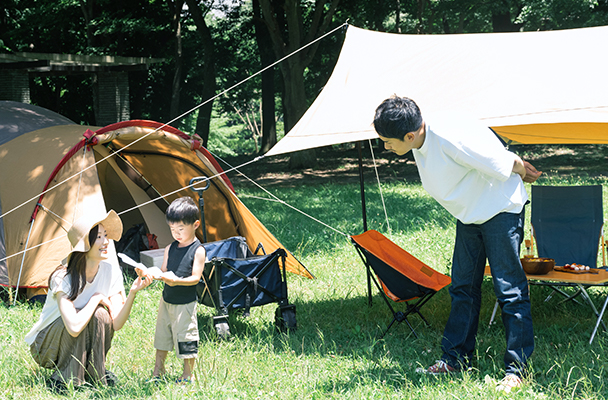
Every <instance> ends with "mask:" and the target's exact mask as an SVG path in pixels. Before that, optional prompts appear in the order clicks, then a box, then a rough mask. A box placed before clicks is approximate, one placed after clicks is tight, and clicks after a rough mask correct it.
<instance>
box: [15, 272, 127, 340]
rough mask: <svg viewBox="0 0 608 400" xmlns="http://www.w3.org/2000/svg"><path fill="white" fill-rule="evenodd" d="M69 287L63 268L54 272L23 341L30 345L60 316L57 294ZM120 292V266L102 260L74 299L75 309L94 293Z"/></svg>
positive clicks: (110, 293)
mask: <svg viewBox="0 0 608 400" xmlns="http://www.w3.org/2000/svg"><path fill="white" fill-rule="evenodd" d="M70 287H71V279H70V277H69V276H66V274H65V270H64V271H60V272H58V273H56V274H55V276H54V277H53V279H52V280H51V286H50V287H49V292H48V294H47V296H46V302H45V303H44V307H43V308H42V314H40V319H39V320H38V322H37V323H36V324H35V325H34V326H33V327H32V329H31V330H30V332H29V333H28V334H27V335H25V341H26V342H27V344H29V345H31V344H32V343H34V340H36V336H37V335H38V332H40V331H41V330H43V329H44V328H46V327H47V326H49V325H50V324H52V323H53V322H54V321H55V320H56V319H57V318H59V317H61V313H60V312H59V302H58V300H59V299H58V296H57V294H58V293H59V292H63V293H65V294H69V293H70ZM120 292H122V293H124V292H125V287H124V283H123V279H122V272H121V271H120V268H119V267H117V266H115V265H112V264H110V263H108V262H105V261H102V262H101V263H100V264H99V271H97V275H95V278H94V279H93V282H91V283H89V282H87V283H86V284H85V287H84V289H83V291H82V293H80V294H79V295H78V297H76V298H75V299H74V307H76V308H77V309H80V308H83V307H84V306H86V305H87V303H88V302H89V300H90V299H91V297H93V295H94V294H96V293H101V294H103V295H104V296H106V297H111V296H113V295H115V294H118V293H120Z"/></svg>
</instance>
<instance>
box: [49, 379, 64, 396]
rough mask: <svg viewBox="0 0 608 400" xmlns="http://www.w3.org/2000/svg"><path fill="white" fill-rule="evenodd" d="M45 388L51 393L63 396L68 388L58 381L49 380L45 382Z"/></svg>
mask: <svg viewBox="0 0 608 400" xmlns="http://www.w3.org/2000/svg"><path fill="white" fill-rule="evenodd" d="M46 386H47V387H48V388H49V390H50V391H51V392H53V393H56V394H60V395H65V394H66V393H67V392H68V387H67V386H66V384H65V382H64V381H62V380H59V379H53V378H49V379H47V381H46Z"/></svg>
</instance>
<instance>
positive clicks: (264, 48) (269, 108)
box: [253, 0, 277, 154]
mask: <svg viewBox="0 0 608 400" xmlns="http://www.w3.org/2000/svg"><path fill="white" fill-rule="evenodd" d="M253 23H254V26H255V39H256V42H257V45H258V51H259V53H260V61H261V63H262V68H265V67H266V66H268V65H270V64H272V62H273V61H274V55H273V54H272V41H271V40H270V35H269V33H268V28H267V27H266V25H265V24H264V21H263V20H262V10H261V9H260V0H253ZM274 95H275V88H274V68H269V69H267V70H266V71H264V72H262V112H261V121H262V145H261V147H260V153H262V154H264V153H266V152H267V151H268V150H270V149H271V148H272V146H274V145H275V144H276V143H277V123H276V118H275V107H276V105H275V100H274Z"/></svg>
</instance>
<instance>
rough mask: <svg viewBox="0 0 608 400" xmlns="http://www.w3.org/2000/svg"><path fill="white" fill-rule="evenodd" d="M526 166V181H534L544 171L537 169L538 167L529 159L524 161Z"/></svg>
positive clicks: (524, 178) (524, 179)
mask: <svg viewBox="0 0 608 400" xmlns="http://www.w3.org/2000/svg"><path fill="white" fill-rule="evenodd" d="M524 168H525V169H526V175H525V176H524V177H523V178H522V180H523V181H524V182H528V183H534V182H536V180H537V179H538V177H539V176H540V175H541V174H542V171H537V170H536V168H534V166H533V165H532V164H530V163H529V162H527V161H524Z"/></svg>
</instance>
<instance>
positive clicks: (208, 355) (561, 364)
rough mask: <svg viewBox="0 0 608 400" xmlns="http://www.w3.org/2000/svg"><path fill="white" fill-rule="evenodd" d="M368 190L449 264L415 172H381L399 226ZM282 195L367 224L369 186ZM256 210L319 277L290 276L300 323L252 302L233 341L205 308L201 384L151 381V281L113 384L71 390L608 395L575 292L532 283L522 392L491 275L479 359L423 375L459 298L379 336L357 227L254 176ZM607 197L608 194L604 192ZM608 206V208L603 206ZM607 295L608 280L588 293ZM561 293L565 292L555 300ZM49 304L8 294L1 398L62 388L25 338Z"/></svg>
mask: <svg viewBox="0 0 608 400" xmlns="http://www.w3.org/2000/svg"><path fill="white" fill-rule="evenodd" d="M543 180H544V181H543V182H542V183H552V184H577V183H602V184H604V185H605V188H606V182H605V179H603V178H593V179H592V178H587V177H584V178H568V179H564V178H562V177H552V176H551V174H547V175H546V176H544V177H543ZM369 186H370V187H369V188H368V189H367V190H368V192H367V194H368V197H367V199H368V218H369V221H368V224H369V228H370V229H377V230H379V231H381V232H383V233H385V234H387V235H388V236H389V237H390V238H391V239H392V240H393V241H395V242H396V243H397V244H399V245H400V246H402V247H403V248H405V249H407V250H408V251H410V252H411V253H412V254H414V255H415V256H416V257H418V258H420V259H421V260H422V261H424V262H425V263H427V264H429V265H430V266H432V267H433V268H435V269H437V270H439V271H441V272H444V273H449V269H450V259H451V253H452V245H453V240H454V225H455V224H454V220H453V218H452V217H451V216H450V215H449V214H447V212H445V211H444V210H443V209H442V208H441V207H440V206H439V205H438V204H437V203H436V202H435V201H434V200H432V199H431V198H430V197H429V196H428V195H427V194H426V193H425V192H424V190H423V189H422V188H421V186H420V185H419V184H417V183H404V182H394V183H390V184H384V185H383V190H384V197H385V202H386V205H387V211H388V215H389V218H390V219H389V223H390V227H391V231H390V232H388V230H387V226H386V225H387V224H386V221H385V218H384V211H383V210H382V207H381V202H380V198H379V193H378V189H377V187H376V188H373V187H371V186H372V185H369ZM271 191H272V192H273V193H274V194H276V195H277V196H278V197H279V198H281V199H283V200H285V201H286V202H287V203H289V204H291V205H293V206H294V207H296V208H298V209H300V210H302V211H304V212H306V213H308V214H310V215H312V216H314V217H315V218H317V219H319V220H321V221H323V222H324V223H326V224H328V225H329V226H331V227H333V228H335V229H337V230H339V231H341V232H344V233H346V234H356V233H360V232H361V231H362V227H361V206H360V200H359V191H358V184H343V185H322V186H320V187H312V186H300V187H296V188H274V189H272V190H271ZM239 192H240V194H241V195H242V199H243V201H244V202H245V203H246V205H247V206H248V207H249V208H250V209H251V210H252V211H253V212H254V214H256V215H257V216H258V218H259V219H260V220H261V221H262V222H263V223H264V224H265V225H266V226H267V227H268V228H269V229H270V231H271V232H273V233H274V234H275V236H277V238H278V239H279V240H281V241H282V242H283V244H284V245H286V246H287V247H288V248H289V249H291V250H292V251H293V252H294V254H295V255H296V256H297V257H298V259H300V260H301V261H302V262H303V263H304V264H305V265H306V266H307V267H308V268H309V270H310V271H311V272H312V273H313V274H314V275H315V277H316V279H314V280H308V279H305V278H302V277H299V276H295V275H290V276H289V278H288V281H289V299H290V301H291V302H292V303H293V304H295V305H296V307H297V322H298V330H297V331H295V332H291V333H289V334H280V333H277V332H276V330H275V327H274V311H275V308H276V305H275V304H271V305H267V306H263V307H257V308H254V309H252V312H251V316H250V317H249V318H243V317H236V316H235V317H231V332H232V339H231V340H230V341H218V340H217V339H216V338H215V337H214V329H213V328H212V326H211V325H210V320H211V317H212V316H213V314H214V312H213V310H212V309H211V308H208V307H205V306H202V305H200V306H199V330H200V334H201V341H200V349H199V357H198V361H197V366H196V378H197V380H196V382H195V383H193V384H191V385H189V386H185V387H182V386H177V385H175V384H173V383H163V384H160V385H158V386H156V385H150V384H146V383H145V380H146V379H147V378H149V377H150V375H151V371H152V367H153V364H154V349H153V338H154V326H155V319H156V311H157V304H158V300H159V297H160V294H161V286H160V285H158V284H155V285H154V286H152V287H150V288H148V289H147V290H145V291H143V292H142V293H140V294H139V295H138V297H137V299H136V303H135V306H134V309H133V312H132V314H131V318H130V321H129V322H128V323H127V324H126V326H125V327H124V328H123V329H122V330H121V331H119V332H117V333H116V335H115V339H114V341H113V346H112V349H111V350H110V354H109V359H108V367H109V369H111V370H112V371H113V372H115V373H116V375H117V376H118V378H119V380H120V384H119V385H118V387H116V388H100V389H83V390H76V391H70V392H69V393H68V395H67V397H70V398H74V399H85V398H95V399H110V398H112V399H114V398H132V399H135V398H153V399H182V398H200V399H429V400H430V399H438V398H442V399H443V398H447V399H493V398H497V399H500V398H515V399H537V398H538V399H546V398H549V399H563V398H584V399H604V398H606V397H607V395H608V388H607V387H606V385H605V384H604V380H603V377H604V376H605V375H606V372H607V369H608V358H607V357H608V355H607V353H606V350H608V335H607V334H606V333H604V332H599V333H598V336H597V337H596V339H595V341H594V342H593V344H591V345H589V344H588V340H589V334H590V332H591V329H592V328H593V325H594V322H595V317H594V316H593V314H592V312H590V311H589V309H588V308H586V307H582V306H579V305H576V304H566V305H558V304H556V303H557V302H556V301H550V302H545V301H544V299H545V297H546V296H547V294H548V293H549V289H547V288H542V287H532V312H533V319H534V328H535V336H536V349H535V351H534V354H533V356H532V358H531V369H532V372H533V376H534V380H533V382H532V383H531V384H529V385H528V386H527V387H526V388H524V389H523V390H521V391H518V392H516V393H512V394H511V395H508V396H507V395H503V394H502V393H498V392H496V391H494V389H493V387H494V381H495V380H498V379H501V378H502V374H503V369H504V366H503V361H502V357H503V352H504V345H505V343H504V342H505V340H504V329H503V327H502V323H501V322H500V319H499V320H498V322H497V323H496V324H495V325H493V326H491V327H488V322H489V319H490V315H491V312H492V308H493V306H494V301H495V297H494V294H493V289H492V285H491V282H490V281H489V280H486V281H484V284H483V304H482V310H481V318H480V327H479V334H478V342H477V356H476V359H475V360H474V364H475V369H474V370H473V371H472V372H471V373H467V374H459V375H454V376H451V377H444V378H435V377H426V376H420V375H418V374H416V372H415V369H416V367H419V366H427V365H429V364H430V363H433V362H434V360H436V359H438V358H439V357H440V355H441V350H440V340H441V335H442V332H443V327H444V325H445V322H446V320H447V317H448V313H449V309H450V299H449V294H448V291H447V290H442V291H440V292H439V293H438V294H437V295H436V296H435V297H434V298H433V299H432V300H431V301H430V303H429V304H428V305H427V306H425V308H423V313H424V314H425V317H426V318H427V320H428V321H429V323H430V327H427V326H425V325H424V324H423V323H422V322H421V321H420V319H419V318H417V317H415V316H414V317H411V318H410V320H411V322H412V323H413V325H414V327H415V329H416V331H417V333H418V335H419V338H417V339H416V338H414V337H413V335H412V334H411V332H410V330H409V328H408V327H407V326H406V325H405V324H401V325H398V326H395V327H393V328H392V329H391V331H390V332H389V334H388V335H387V336H386V337H385V338H384V339H383V340H378V337H379V335H380V334H381V332H382V331H383V330H384V328H385V327H386V325H387V324H388V322H389V321H390V314H389V312H388V310H387V307H386V306H385V305H384V304H383V302H382V300H381V298H380V297H379V296H377V295H376V296H375V297H374V301H373V305H372V306H371V307H369V306H368V304H367V288H366V276H365V269H364V266H363V264H362V262H361V260H360V259H359V256H358V255H357V254H356V252H355V249H354V248H353V246H352V245H350V243H349V241H348V239H347V238H346V237H345V236H343V235H341V234H339V233H336V232H335V231H334V230H332V229H330V228H327V227H325V226H323V225H321V224H319V223H317V222H315V221H313V220H311V219H309V218H308V217H306V216H303V215H302V214H300V213H298V212H295V211H293V210H292V209H290V208H288V207H284V206H282V205H280V204H278V203H270V202H266V201H263V200H259V199H256V198H252V197H248V195H254V196H262V195H263V194H262V193H261V192H260V191H259V190H257V189H253V188H248V187H245V188H242V189H240V190H239ZM604 198H605V199H608V193H605V194H604ZM604 210H608V206H606V205H604ZM590 292H591V295H592V297H593V299H594V300H595V301H596V303H597V302H599V301H600V300H601V299H602V298H603V297H602V296H603V295H604V294H605V293H604V289H593V290H591V291H590ZM554 300H555V299H554ZM40 311H41V306H40V305H36V306H30V305H28V304H25V303H18V304H17V305H16V306H15V307H12V306H10V305H8V304H7V303H4V305H2V306H0V326H1V327H2V328H1V329H0V366H1V367H0V398H2V399H13V398H19V399H47V398H61V396H57V395H54V394H52V393H50V392H49V391H48V390H47V389H46V386H45V379H46V378H48V376H50V373H51V371H47V370H43V369H41V368H39V367H38V366H37V365H36V364H35V362H34V361H33V360H32V358H31V356H30V354H29V349H28V348H27V346H26V344H25V342H24V341H23V336H24V335H25V334H26V333H27V331H28V330H29V328H30V327H31V326H32V325H33V323H34V322H35V321H36V319H37V318H38V315H39V314H40ZM167 369H168V371H169V375H170V378H172V379H175V378H176V377H177V376H178V375H179V374H180V373H181V369H182V366H181V364H180V363H178V362H177V360H176V359H175V356H174V355H173V354H170V356H169V358H168V364H167Z"/></svg>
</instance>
